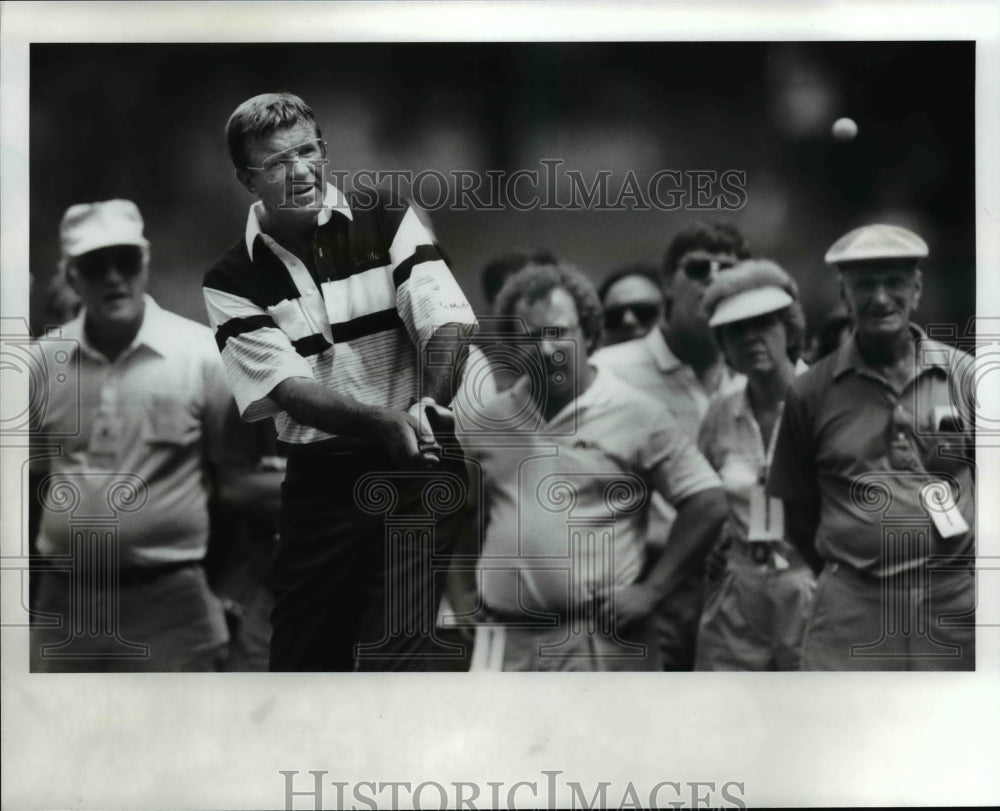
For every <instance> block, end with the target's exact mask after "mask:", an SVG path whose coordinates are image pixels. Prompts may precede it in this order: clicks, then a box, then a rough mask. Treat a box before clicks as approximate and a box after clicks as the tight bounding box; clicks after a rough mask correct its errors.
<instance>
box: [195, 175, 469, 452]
mask: <svg viewBox="0 0 1000 811" xmlns="http://www.w3.org/2000/svg"><path fill="white" fill-rule="evenodd" d="M366 197H368V195H364V194H362V195H358V194H353V195H345V194H343V193H342V192H340V190H339V189H337V188H336V187H335V186H333V185H332V184H330V185H328V188H327V196H326V198H325V200H324V209H323V211H322V212H320V215H319V217H318V219H317V229H316V235H315V239H314V244H313V257H312V259H313V261H314V263H315V269H314V270H313V269H310V268H309V267H307V266H306V265H305V264H304V263H303V262H302V261H301V259H300V258H299V257H297V256H296V255H294V254H293V253H291V252H289V251H287V250H285V248H284V247H283V246H282V245H281V244H279V243H278V242H277V241H275V240H274V239H273V238H271V237H270V236H269V235H268V234H266V233H264V232H263V231H262V230H261V222H262V218H263V215H264V210H263V207H262V204H261V203H260V202H257V203H255V204H254V205H253V206H251V208H250V212H249V215H248V217H247V226H246V233H245V235H244V237H243V239H241V240H240V241H239V242H237V243H236V244H235V245H234V246H233V247H232V248H231V249H230V250H229V251H228V252H227V253H226V254H225V255H224V256H223V257H222V258H221V259H220V260H219V261H218V262H217V263H216V265H215V267H213V268H212V269H211V270H210V271H209V272H208V273H207V274H206V276H205V281H204V286H203V287H204V289H203V292H204V296H205V304H206V307H207V310H208V316H209V321H210V323H211V325H212V327H213V329H214V330H215V339H216V343H217V345H218V347H219V351H220V352H221V354H222V359H223V362H224V364H225V368H226V372H227V374H228V377H229V380H230V383H231V384H232V390H233V394H234V395H235V397H236V403H237V405H238V406H239V409H240V414H241V415H242V416H243V417H244V418H245V419H247V420H250V421H255V420H259V419H265V418H267V417H273V418H274V420H275V425H276V427H277V430H278V438H279V440H281V441H282V442H283V443H285V444H286V445H289V446H295V445H299V446H302V445H308V444H311V443H314V442H318V441H322V440H327V439H330V438H331V435H330V434H327V433H325V432H323V431H321V430H319V429H318V428H314V427H312V426H309V425H303V424H300V423H298V422H297V421H296V420H295V419H293V418H292V416H291V415H289V414H288V413H287V412H285V411H284V410H283V409H282V408H281V407H280V406H279V405H278V403H277V402H275V401H274V400H273V399H272V398H271V397H270V393H271V391H272V390H273V389H274V388H275V386H277V385H278V384H279V383H281V382H282V381H283V380H286V379H288V378H291V377H305V378H311V379H313V380H315V381H316V382H318V383H321V384H322V385H325V386H328V387H329V388H331V389H333V390H335V391H337V392H339V393H340V394H343V395H345V396H348V397H351V398H352V399H354V400H357V401H358V402H361V403H365V404H368V405H375V406H381V407H384V408H395V409H405V408H407V407H408V406H409V404H410V402H411V401H412V400H413V399H414V397H415V395H416V394H417V392H418V388H419V380H418V372H419V368H420V359H419V350H420V348H421V347H422V346H423V344H424V343H425V342H426V341H427V340H428V339H429V338H430V337H431V336H432V335H433V334H434V332H435V331H436V330H437V329H438V328H439V327H441V326H444V325H445V324H465V325H470V326H471V325H473V324H475V316H474V315H473V312H472V308H471V306H470V305H469V302H468V300H467V299H466V297H465V295H464V294H463V293H462V290H461V288H460V287H459V286H458V283H457V282H456V281H455V279H454V277H453V276H452V273H451V271H450V270H449V268H448V266H447V264H446V263H445V261H444V259H443V258H442V257H441V254H440V252H439V250H438V248H437V246H436V245H435V243H434V239H433V236H432V235H431V233H430V231H429V230H428V229H427V227H426V226H425V225H424V224H423V222H422V221H421V219H420V217H419V216H418V215H417V212H416V210H415V209H414V208H412V207H411V206H410V205H409V204H408V203H407V202H406V201H405V200H403V199H402V198H398V199H395V198H391V197H389V196H388V195H386V194H385V193H382V192H380V193H378V194H374V195H372V196H371V199H367V200H366V199H365V198H366Z"/></svg>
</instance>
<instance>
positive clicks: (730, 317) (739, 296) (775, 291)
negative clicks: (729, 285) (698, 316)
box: [708, 285, 795, 327]
mask: <svg viewBox="0 0 1000 811" xmlns="http://www.w3.org/2000/svg"><path fill="white" fill-rule="evenodd" d="M794 300H795V299H793V298H792V297H791V296H790V295H788V293H786V292H785V291H784V290H782V289H781V288H780V287H777V286H773V285H768V286H767V287H755V288H753V289H751V290H744V291H743V292H741V293H736V294H735V295H732V296H728V297H726V298H724V299H722V301H720V302H719V303H718V305H717V306H716V308H715V310H714V311H713V313H712V317H711V318H710V319H709V320H708V325H709V326H710V327H719V326H722V325H723V324H732V323H733V322H734V321H745V320H746V319H748V318H756V317H757V316H758V315H764V314H766V313H774V312H777V311H778V310H783V309H785V307H787V306H788V305H789V304H791V303H792V302H793V301H794Z"/></svg>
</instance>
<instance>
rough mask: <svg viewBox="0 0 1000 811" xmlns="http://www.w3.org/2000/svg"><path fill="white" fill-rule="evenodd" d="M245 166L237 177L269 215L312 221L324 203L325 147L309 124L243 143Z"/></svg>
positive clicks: (295, 126)
mask: <svg viewBox="0 0 1000 811" xmlns="http://www.w3.org/2000/svg"><path fill="white" fill-rule="evenodd" d="M246 153H247V164H248V166H249V167H250V168H248V169H240V170H239V171H238V172H237V176H238V177H239V179H240V182H241V183H242V184H243V185H244V187H245V188H246V189H247V190H248V191H250V192H251V193H252V194H256V195H257V196H258V197H259V198H260V199H261V200H262V201H263V203H264V206H265V208H267V210H268V212H270V213H272V214H275V215H277V216H278V217H281V218H286V219H287V218H293V219H300V218H301V219H304V220H311V219H314V218H315V217H316V214H317V212H318V211H319V209H320V208H321V207H322V204H323V192H324V172H325V167H326V147H325V145H324V144H323V142H322V141H321V140H319V135H318V133H317V132H316V127H314V126H313V124H312V123H311V122H305V121H303V122H299V123H298V124H295V125H294V126H291V127H285V128H283V129H279V130H275V131H274V132H273V133H271V134H270V135H269V136H268V137H266V138H254V139H251V140H249V141H247V143H246Z"/></svg>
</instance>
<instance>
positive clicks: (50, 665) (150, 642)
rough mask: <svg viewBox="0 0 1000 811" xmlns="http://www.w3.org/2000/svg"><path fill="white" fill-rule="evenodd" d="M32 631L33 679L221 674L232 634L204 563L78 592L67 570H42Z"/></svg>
mask: <svg viewBox="0 0 1000 811" xmlns="http://www.w3.org/2000/svg"><path fill="white" fill-rule="evenodd" d="M35 611H36V614H35V616H34V617H33V618H32V625H31V670H32V672H34V673H70V672H75V673H81V672H82V673H94V672H137V671H140V672H194V671H209V670H217V669H218V667H219V665H220V664H221V662H222V660H223V658H224V654H225V649H226V642H227V641H228V637H229V634H228V632H227V630H226V621H225V616H224V614H223V610H222V605H221V603H220V601H219V599H218V598H217V597H216V596H215V595H214V594H212V592H211V591H210V589H209V588H208V583H207V582H206V580H205V572H204V570H203V569H202V568H201V566H198V565H190V566H184V567H182V568H178V569H174V570H171V571H169V572H167V573H166V574H164V575H163V576H162V577H156V578H155V579H152V580H150V581H149V582H146V583H143V584H142V585H121V586H120V587H119V588H117V589H116V590H115V591H114V592H111V591H109V590H106V589H100V588H93V589H86V590H85V591H83V592H82V593H79V594H77V593H75V592H74V593H72V594H71V586H70V578H69V576H68V574H66V573H63V572H41V573H40V575H39V579H38V596H37V600H36V602H35Z"/></svg>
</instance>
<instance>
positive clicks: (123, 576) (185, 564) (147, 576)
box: [32, 558, 201, 588]
mask: <svg viewBox="0 0 1000 811" xmlns="http://www.w3.org/2000/svg"><path fill="white" fill-rule="evenodd" d="M200 565H201V561H197V560H181V561H175V562H172V563H156V564H153V565H151V566H123V567H121V568H119V569H118V586H119V587H125V588H134V587H136V586H148V585H149V584H150V583H154V582H156V581H157V580H159V579H160V578H163V577H167V576H168V575H171V574H175V573H176V572H179V571H182V570H183V569H188V568H191V567H194V566H200ZM32 568H34V569H37V570H38V571H42V572H45V571H48V572H64V571H67V570H71V569H73V568H74V567H73V560H72V558H67V559H66V564H65V565H61V564H59V563H56V562H55V561H52V560H37V561H35V562H34V565H33V566H32ZM88 572H93V568H92V567H87V566H84V567H83V568H82V569H81V570H80V571H79V573H80V574H81V575H84V576H86V574H87V573H88ZM97 583H98V584H99V585H101V586H102V587H103V585H102V584H101V580H97Z"/></svg>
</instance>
